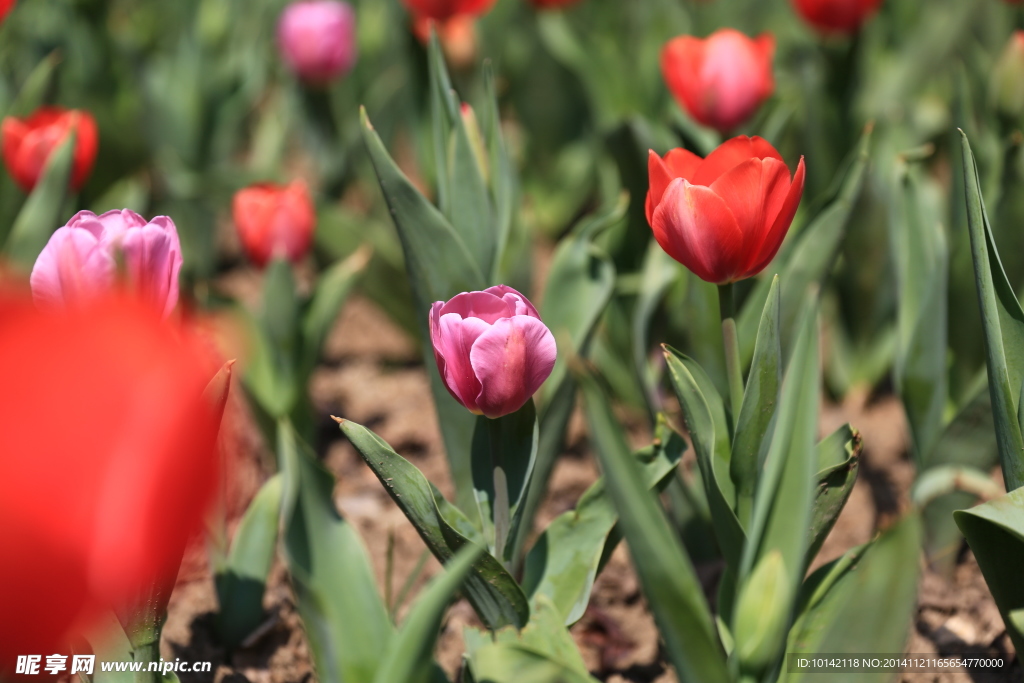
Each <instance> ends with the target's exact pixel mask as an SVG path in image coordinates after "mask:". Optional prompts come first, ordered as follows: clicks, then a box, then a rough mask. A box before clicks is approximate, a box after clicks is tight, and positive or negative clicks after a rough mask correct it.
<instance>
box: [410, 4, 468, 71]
mask: <svg viewBox="0 0 1024 683" xmlns="http://www.w3.org/2000/svg"><path fill="white" fill-rule="evenodd" d="M432 26H433V27H434V30H435V31H437V38H438V40H440V41H441V49H442V50H444V56H445V57H446V58H447V59H448V62H449V63H450V64H451V65H452V66H453V67H456V68H459V69H464V68H466V67H468V66H470V65H471V64H473V62H474V61H476V55H477V44H476V17H474V16H473V15H471V14H457V15H455V16H454V17H452V18H451V19H446V20H445V21H440V22H439V21H434V20H433V19H431V18H430V17H424V16H414V17H413V23H412V32H413V34H414V35H415V36H416V38H417V39H418V40H419V41H420V43H422V44H423V45H427V44H428V43H429V42H430V28H431V27H432Z"/></svg>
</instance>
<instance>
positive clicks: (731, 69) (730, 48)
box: [661, 28, 775, 132]
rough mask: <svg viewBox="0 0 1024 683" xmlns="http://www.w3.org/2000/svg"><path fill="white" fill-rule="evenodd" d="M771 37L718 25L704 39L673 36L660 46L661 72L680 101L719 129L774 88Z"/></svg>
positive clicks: (730, 125) (747, 113) (739, 117)
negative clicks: (748, 35)
mask: <svg viewBox="0 0 1024 683" xmlns="http://www.w3.org/2000/svg"><path fill="white" fill-rule="evenodd" d="M774 55H775V39H774V38H773V37H772V36H771V35H770V34H767V33H765V34H762V35H760V36H759V37H757V38H755V39H751V38H748V37H747V36H745V35H743V34H742V33H740V32H739V31H734V30H733V29H728V28H727V29H722V30H720V31H716V32H715V33H713V34H711V35H710V36H708V37H707V38H706V39H704V40H701V39H700V38H694V37H693V36H679V37H678V38H673V39H672V40H670V41H669V42H668V43H667V44H666V45H665V48H664V49H663V50H662V52H661V72H662V75H663V76H664V78H665V83H666V85H668V89H669V90H671V91H672V94H673V95H674V96H675V98H676V100H677V101H678V102H679V106H681V107H683V108H684V109H685V110H686V111H687V112H689V113H690V116H692V117H693V118H694V119H696V120H697V121H698V122H700V123H702V124H704V125H705V126H711V127H712V128H715V129H717V130H719V131H721V132H727V131H730V130H732V129H733V128H735V127H736V126H738V125H740V124H741V123H743V122H744V121H746V120H747V119H748V118H750V116H751V115H752V114H753V113H754V112H755V111H756V110H757V108H758V107H760V106H761V103H762V102H764V101H765V100H766V99H767V98H768V97H769V96H770V95H771V94H772V92H773V91H774V90H775V79H774V77H773V76H772V58H773V57H774Z"/></svg>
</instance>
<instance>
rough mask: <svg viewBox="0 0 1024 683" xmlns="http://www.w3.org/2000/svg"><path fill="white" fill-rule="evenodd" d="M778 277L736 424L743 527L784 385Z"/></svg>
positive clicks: (735, 465)
mask: <svg viewBox="0 0 1024 683" xmlns="http://www.w3.org/2000/svg"><path fill="white" fill-rule="evenodd" d="M779 302H780V295H779V276H778V275H776V276H775V277H774V278H773V279H772V288H771V290H770V291H769V292H768V300H767V301H766V302H765V305H764V312H763V313H762V314H761V324H760V326H759V327H758V330H757V344H756V345H755V346H754V360H753V362H752V363H751V365H750V374H749V375H748V377H747V383H746V388H745V389H744V391H743V405H742V407H741V408H740V414H739V419H738V420H737V421H736V438H735V439H734V440H733V443H732V457H731V459H730V461H729V474H730V476H731V478H732V481H733V483H734V484H735V485H736V516H737V517H738V518H739V520H740V524H743V525H744V526H747V525H749V523H750V514H751V512H752V510H753V507H754V490H755V488H756V486H757V479H758V473H759V471H760V467H759V464H758V461H757V459H758V454H759V453H760V452H761V442H762V441H764V437H765V434H767V433H768V428H769V425H770V424H771V421H772V416H773V415H775V404H776V403H777V402H778V399H779V385H780V384H781V383H782V346H781V345H780V342H779V305H780V304H779Z"/></svg>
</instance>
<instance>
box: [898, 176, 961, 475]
mask: <svg viewBox="0 0 1024 683" xmlns="http://www.w3.org/2000/svg"><path fill="white" fill-rule="evenodd" d="M896 175H897V178H896V179H895V182H896V183H898V185H899V188H900V191H899V194H898V196H896V197H893V198H892V201H891V202H890V203H891V204H892V213H893V219H892V220H891V221H890V225H891V226H892V227H891V229H890V231H889V232H890V236H891V239H892V242H893V252H894V254H895V256H896V258H895V261H896V266H897V267H896V273H897V284H898V292H899V306H898V321H897V347H896V363H895V371H894V372H895V378H896V384H897V390H898V392H899V394H900V397H901V398H902V400H903V405H904V407H905V409H906V412H907V419H908V421H909V423H910V429H911V435H912V437H913V441H914V447H915V448H914V452H915V455H916V457H917V462H918V464H919V466H921V465H926V464H927V462H928V457H929V455H930V454H931V451H932V449H933V447H934V445H935V442H936V440H937V439H938V437H939V434H940V433H941V431H942V423H943V411H944V410H945V407H946V400H947V398H948V397H947V394H948V391H947V387H946V384H947V382H946V376H947V368H946V365H947V358H946V356H947V348H946V330H947V317H948V316H947V310H948V305H947V297H946V290H947V284H948V280H949V276H948V273H949V263H948V262H949V256H948V251H949V250H948V247H947V246H946V237H945V233H944V232H943V229H942V224H941V221H942V220H943V215H942V208H943V207H942V206H941V202H942V201H943V199H944V198H943V197H942V195H941V194H940V192H939V190H938V188H936V187H934V186H933V185H934V184H933V185H932V186H930V185H928V184H926V183H925V182H923V181H922V179H921V178H920V177H919V173H918V172H917V169H915V168H906V167H905V166H904V165H903V164H900V166H899V167H898V168H897V172H896ZM929 190H931V192H929Z"/></svg>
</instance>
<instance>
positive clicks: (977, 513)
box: [953, 489, 1024, 652]
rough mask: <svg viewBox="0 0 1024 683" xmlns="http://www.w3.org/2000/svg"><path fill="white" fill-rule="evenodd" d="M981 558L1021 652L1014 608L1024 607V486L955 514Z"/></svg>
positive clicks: (1023, 645) (1023, 635)
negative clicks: (1022, 573)
mask: <svg viewBox="0 0 1024 683" xmlns="http://www.w3.org/2000/svg"><path fill="white" fill-rule="evenodd" d="M953 517H954V519H956V523H957V526H959V527H960V531H962V532H963V534H964V537H965V538H966V539H967V543H968V545H970V546H971V550H972V551H973V552H974V557H975V558H976V559H977V560H978V567H980V568H981V573H982V574H983V575H984V577H985V583H987V584H988V589H989V590H990V591H991V592H992V597H993V598H994V599H995V601H996V606H997V607H998V608H999V613H1000V614H1001V615H1002V616H1003V622H1004V624H1005V625H1006V631H1007V633H1009V635H1010V639H1011V640H1012V641H1013V646H1014V648H1015V649H1016V650H1017V651H1018V652H1024V631H1022V630H1021V629H1020V622H1019V619H1014V618H1012V615H1013V613H1014V612H1017V611H1018V610H1020V609H1022V608H1024V583H1022V582H1021V580H1020V568H1021V566H1022V563H1024V490H1022V489H1017V490H1015V491H1011V492H1010V493H1008V494H1006V495H1005V496H1003V497H1002V498H997V499H996V500H993V501H989V502H988V503H984V504H983V505H978V506H977V507H973V508H971V509H970V510H958V511H957V512H955V513H954V515H953Z"/></svg>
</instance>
